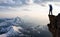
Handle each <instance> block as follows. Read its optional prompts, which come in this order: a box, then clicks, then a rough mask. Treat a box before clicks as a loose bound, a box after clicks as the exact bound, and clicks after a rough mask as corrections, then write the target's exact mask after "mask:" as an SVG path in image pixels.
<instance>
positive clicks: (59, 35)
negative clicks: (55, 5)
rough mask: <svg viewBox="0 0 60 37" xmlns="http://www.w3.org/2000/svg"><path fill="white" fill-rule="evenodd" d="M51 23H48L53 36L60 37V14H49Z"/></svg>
mask: <svg viewBox="0 0 60 37" xmlns="http://www.w3.org/2000/svg"><path fill="white" fill-rule="evenodd" d="M49 20H50V23H49V24H48V25H47V26H48V28H49V31H50V32H51V33H52V36H53V37H60V14H58V15H57V16H54V15H49Z"/></svg>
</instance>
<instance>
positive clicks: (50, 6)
mask: <svg viewBox="0 0 60 37" xmlns="http://www.w3.org/2000/svg"><path fill="white" fill-rule="evenodd" d="M49 8H50V9H49V15H50V14H51V15H53V14H52V10H53V8H52V5H49Z"/></svg>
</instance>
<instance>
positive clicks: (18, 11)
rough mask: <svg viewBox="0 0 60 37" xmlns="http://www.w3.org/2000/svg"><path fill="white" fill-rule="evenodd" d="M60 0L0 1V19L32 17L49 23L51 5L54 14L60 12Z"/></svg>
mask: <svg viewBox="0 0 60 37" xmlns="http://www.w3.org/2000/svg"><path fill="white" fill-rule="evenodd" d="M59 2H60V0H0V18H1V17H2V18H4V17H16V16H19V17H25V18H26V17H31V18H36V19H39V20H40V21H41V22H42V23H44V24H45V23H47V22H48V20H49V19H48V13H49V6H48V5H49V4H52V6H53V14H54V15H58V13H59V12H60V7H59V6H60V3H59ZM45 21H46V22H45Z"/></svg>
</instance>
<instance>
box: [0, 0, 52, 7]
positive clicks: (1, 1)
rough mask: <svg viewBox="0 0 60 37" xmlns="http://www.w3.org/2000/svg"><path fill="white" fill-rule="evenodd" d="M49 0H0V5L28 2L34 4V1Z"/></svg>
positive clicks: (15, 4) (16, 4)
mask: <svg viewBox="0 0 60 37" xmlns="http://www.w3.org/2000/svg"><path fill="white" fill-rule="evenodd" d="M45 1H48V0H0V6H6V7H8V6H11V7H14V6H22V5H26V4H32V3H43V2H45ZM51 1H52V0H51Z"/></svg>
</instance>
